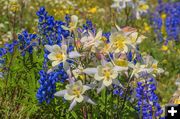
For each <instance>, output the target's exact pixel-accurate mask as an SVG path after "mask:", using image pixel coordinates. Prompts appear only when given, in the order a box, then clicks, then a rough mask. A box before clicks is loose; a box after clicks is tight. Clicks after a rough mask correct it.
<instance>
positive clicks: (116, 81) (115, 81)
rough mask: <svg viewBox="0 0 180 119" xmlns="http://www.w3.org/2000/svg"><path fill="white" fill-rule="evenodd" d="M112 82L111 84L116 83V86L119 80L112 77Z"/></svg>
mask: <svg viewBox="0 0 180 119" xmlns="http://www.w3.org/2000/svg"><path fill="white" fill-rule="evenodd" d="M112 82H113V84H115V85H118V86H119V84H120V82H119V80H117V79H113V80H112Z"/></svg>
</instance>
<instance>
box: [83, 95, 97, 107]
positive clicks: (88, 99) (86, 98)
mask: <svg viewBox="0 0 180 119" xmlns="http://www.w3.org/2000/svg"><path fill="white" fill-rule="evenodd" d="M84 101H86V102H88V103H90V104H93V105H96V103H95V102H94V101H92V100H91V99H90V98H89V97H88V96H84Z"/></svg>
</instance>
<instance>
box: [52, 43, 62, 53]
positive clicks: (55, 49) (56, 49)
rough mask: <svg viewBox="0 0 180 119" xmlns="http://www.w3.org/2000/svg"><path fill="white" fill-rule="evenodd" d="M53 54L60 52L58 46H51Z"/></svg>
mask: <svg viewBox="0 0 180 119" xmlns="http://www.w3.org/2000/svg"><path fill="white" fill-rule="evenodd" d="M52 47H53V52H58V53H59V52H61V48H60V47H59V45H53V46H52Z"/></svg>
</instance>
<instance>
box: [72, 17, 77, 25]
mask: <svg viewBox="0 0 180 119" xmlns="http://www.w3.org/2000/svg"><path fill="white" fill-rule="evenodd" d="M71 22H72V23H74V25H77V23H78V17H77V16H76V15H72V16H71Z"/></svg>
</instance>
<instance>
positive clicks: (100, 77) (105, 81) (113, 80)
mask: <svg viewBox="0 0 180 119" xmlns="http://www.w3.org/2000/svg"><path fill="white" fill-rule="evenodd" d="M120 70H122V69H121V68H120V67H118V66H113V65H112V63H110V62H109V63H106V64H104V65H99V66H98V67H97V68H87V69H85V70H84V73H86V74H89V75H92V74H94V79H95V80H96V81H99V87H98V89H97V92H98V93H99V92H100V91H101V90H102V89H104V88H105V87H108V86H110V85H112V84H116V85H118V86H121V87H122V85H121V84H120V82H119V81H118V79H117V76H118V71H120Z"/></svg>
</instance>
